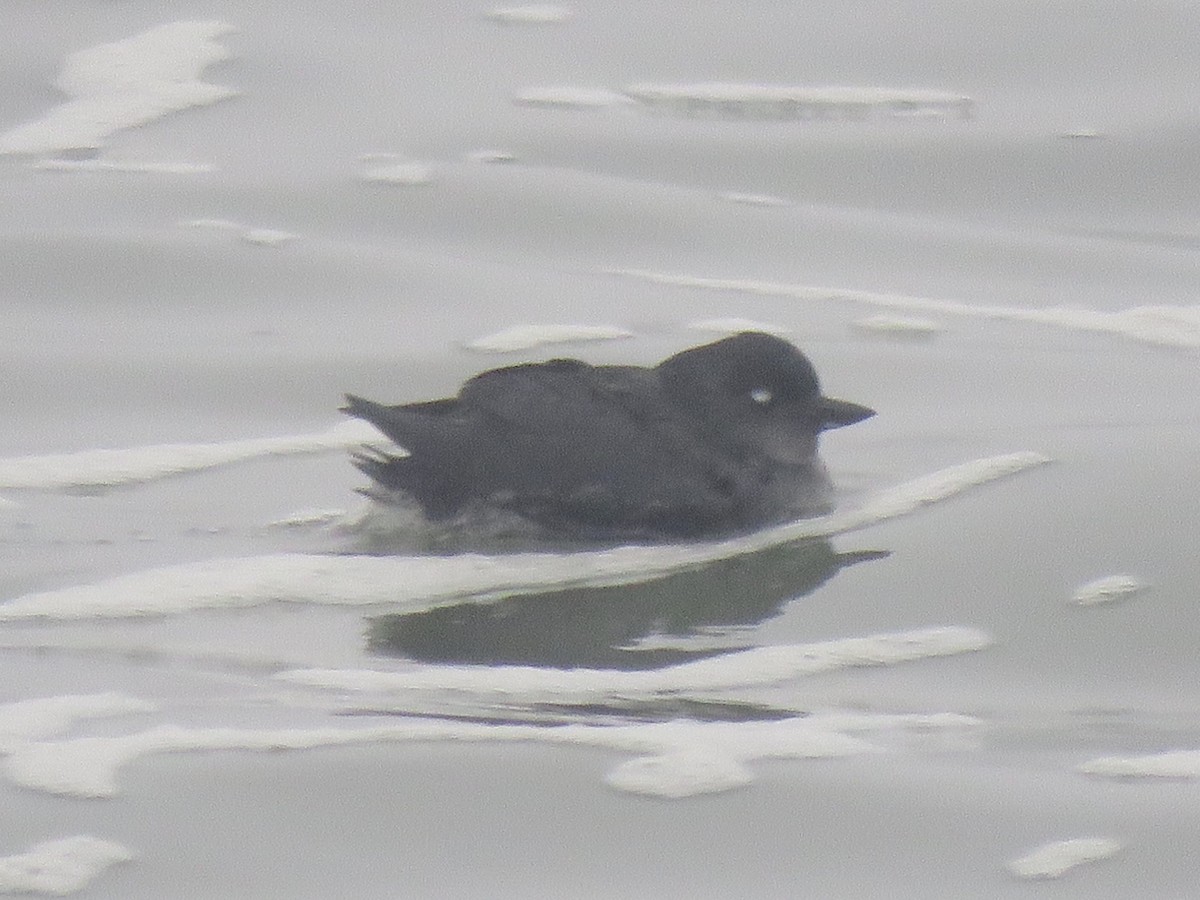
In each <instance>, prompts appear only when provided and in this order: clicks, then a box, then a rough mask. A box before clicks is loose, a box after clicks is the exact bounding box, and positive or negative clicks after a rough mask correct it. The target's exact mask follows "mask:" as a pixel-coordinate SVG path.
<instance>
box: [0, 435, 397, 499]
mask: <svg viewBox="0 0 1200 900" xmlns="http://www.w3.org/2000/svg"><path fill="white" fill-rule="evenodd" d="M379 441H380V436H379V434H378V432H376V431H375V430H374V429H373V428H372V427H371V426H369V425H368V424H367V423H365V422H361V421H358V420H349V421H346V422H342V423H339V424H338V425H335V426H334V427H332V428H329V429H327V430H326V431H319V432H315V433H313V434H296V435H285V436H282V437H269V438H252V439H249V440H240V441H224V442H220V443H211V444H155V445H151V446H147V447H129V448H125V449H119V450H118V449H103V450H79V451H76V452H74V453H52V454H47V455H41V456H17V457H9V458H7V459H0V486H2V487H6V488H24V489H33V490H88V489H92V490H95V489H103V488H113V487H119V486H123V485H132V484H141V483H143V482H147V481H154V480H156V479H159V478H166V477H168V476H170V475H179V474H182V473H184V472H196V471H199V470H201V469H211V468H213V467H215V466H223V465H229V464H231V463H236V462H243V461H245V460H249V459H256V458H258V457H261V456H289V455H295V454H307V453H325V452H328V451H333V450H344V449H346V448H347V447H356V446H359V445H361V444H364V443H376V444H377V443H379Z"/></svg>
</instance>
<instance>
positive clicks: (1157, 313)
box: [606, 269, 1200, 348]
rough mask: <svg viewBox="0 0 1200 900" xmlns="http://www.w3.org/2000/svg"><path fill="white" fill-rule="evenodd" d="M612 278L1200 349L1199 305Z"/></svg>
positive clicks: (628, 272)
mask: <svg viewBox="0 0 1200 900" xmlns="http://www.w3.org/2000/svg"><path fill="white" fill-rule="evenodd" d="M606 271H607V272H608V273H609V274H613V275H620V276H622V277H627V278H637V279H640V280H642V281H650V282H653V283H655V284H666V285H672V286H675V287H688V288H700V289H704V290H716V291H732V292H736V293H744V294H754V295H758V296H770V297H787V298H792V299H796V300H804V301H815V302H828V301H839V302H851V303H862V304H866V305H869V306H877V307H882V308H885V309H902V310H909V311H918V312H926V313H941V314H944V315H951V316H968V317H971V318H979V319H1000V320H1007V321H1012V322H1030V323H1034V324H1040V325H1053V326H1056V327H1059V328H1067V329H1071V330H1074V331H1089V332H1098V333H1102V334H1113V335H1117V336H1119V337H1124V338H1129V339H1130V340H1135V341H1140V342H1142V343H1147V344H1156V345H1160V346H1169V347H1188V348H1200V305H1196V306H1135V307H1131V308H1130V309H1125V310H1119V311H1117V312H1102V311H1100V310H1093V309H1080V308H1077V307H1067V306H1055V307H1047V308H1041V309H1023V308H1021V307H1014V306H995V305H986V304H985V305H979V306H976V305H973V304H970V303H963V302H961V301H957V300H935V299H931V298H928V297H910V296H905V295H903V294H883V293H873V292H870V291H851V290H843V289H840V288H824V287H813V286H808V285H800V284H788V283H786V282H777V281H756V280H748V279H736V278H702V277H697V276H693V275H674V274H668V273H663V272H651V271H646V270H641V269H609V270H606Z"/></svg>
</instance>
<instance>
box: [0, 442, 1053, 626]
mask: <svg viewBox="0 0 1200 900" xmlns="http://www.w3.org/2000/svg"><path fill="white" fill-rule="evenodd" d="M1047 462H1049V458H1048V457H1046V456H1043V455H1042V454H1040V453H1013V454H1008V455H1005V456H995V457H989V458H987V459H980V460H975V461H974V462H969V463H964V464H962V465H958V466H951V467H949V468H946V469H942V470H940V471H937V472H934V473H932V474H930V475H926V476H924V477H921V478H917V479H914V480H912V481H908V482H905V483H903V484H900V485H897V486H895V487H892V488H890V489H887V490H883V491H880V492H879V493H877V494H874V495H872V496H871V497H869V498H868V499H867V500H866V502H865V503H864V504H863V505H862V506H861V507H858V508H856V509H849V510H846V511H839V512H836V513H833V514H832V515H828V516H821V517H818V518H813V519H799V520H797V521H795V522H790V523H787V524H784V525H779V526H775V527H773V528H767V529H764V530H762V531H758V532H755V533H754V534H750V535H744V536H740V537H736V538H730V539H727V540H724V541H714V542H710V543H700V544H685V545H664V546H659V545H651V546H629V547H617V548H613V549H610V550H597V551H590V552H581V553H515V554H505V555H498V556H485V555H482V554H472V553H466V554H460V555H457V556H450V557H437V556H323V555H307V554H288V553H285V554H275V555H271V556H257V557H249V558H245V559H216V560H209V561H205V562H200V563H189V564H186V565H181V566H169V567H166V568H160V569H148V570H145V571H142V572H134V573H132V574H129V575H122V576H119V577H117V578H113V579H109V580H107V581H101V582H97V583H95V584H89V585H80V586H77V587H68V588H62V589H59V590H54V591H45V592H42V593H35V594H26V595H24V596H22V597H17V598H15V599H12V600H9V601H7V602H5V603H0V622H2V621H9V622H12V621H23V620H29V619H85V618H92V617H129V616H144V615H165V614H170V613H180V612H187V611H190V610H197V609H222V608H223V609H230V608H240V607H248V606H258V605H261V604H266V603H275V602H286V603H315V604H328V605H342V606H375V605H378V606H388V607H391V608H393V609H395V608H401V609H406V610H417V609H429V608H432V607H434V606H438V605H442V604H445V603H447V602H453V601H457V600H461V599H468V598H472V599H477V600H481V601H483V600H492V599H498V598H501V597H506V596H511V595H513V594H526V593H536V592H539V591H551V590H559V589H563V588H571V587H590V586H604V585H614V584H630V583H641V582H647V581H653V580H655V579H658V578H662V577H665V576H666V575H669V574H671V573H672V572H678V571H682V570H685V569H690V568H695V567H696V566H699V565H703V564H705V563H708V562H713V561H716V560H721V559H730V558H733V557H738V556H743V555H746V554H750V553H755V552H758V551H760V550H765V549H768V548H770V547H774V546H779V545H782V544H788V543H791V542H794V541H799V540H803V539H806V538H813V537H829V536H832V535H835V534H842V533H845V532H848V531H857V530H859V529H861V528H866V527H868V526H870V525H875V524H878V523H880V522H883V521H886V520H888V519H893V518H896V517H898V516H903V515H908V514H910V513H914V512H916V511H917V510H919V509H923V508H924V507H926V506H929V505H931V504H934V503H939V502H941V501H943V500H946V499H948V498H950V497H953V496H955V495H957V494H961V493H963V492H964V491H967V490H970V489H971V488H973V487H977V486H979V485H983V484H987V483H988V482H992V481H996V480H997V479H1000V478H1005V477H1007V476H1010V475H1014V474H1016V473H1018V472H1023V471H1025V470H1027V469H1030V468H1032V467H1034V466H1040V465H1043V464H1045V463H1047ZM2 471H3V469H0V472H2ZM2 483H3V479H2V478H0V484H2Z"/></svg>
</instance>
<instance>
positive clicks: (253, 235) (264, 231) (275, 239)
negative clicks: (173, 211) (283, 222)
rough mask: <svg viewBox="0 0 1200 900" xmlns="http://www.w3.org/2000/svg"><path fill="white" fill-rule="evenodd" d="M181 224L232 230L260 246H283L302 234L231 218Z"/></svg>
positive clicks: (207, 228) (250, 242)
mask: <svg viewBox="0 0 1200 900" xmlns="http://www.w3.org/2000/svg"><path fill="white" fill-rule="evenodd" d="M179 225H180V227H181V228H195V229H203V230H206V231H227V232H232V233H233V234H236V235H237V237H239V238H240V239H241V240H243V241H245V242H246V243H247V244H254V245H255V246H258V247H282V246H283V245H284V244H290V243H292V241H296V240H299V239H300V235H298V234H294V233H293V232H290V231H283V230H281V229H278V228H248V227H246V226H245V225H241V224H239V223H238V222H234V221H231V220H229V219H187V220H184V221H182V222H180V223H179Z"/></svg>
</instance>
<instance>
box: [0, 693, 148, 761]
mask: <svg viewBox="0 0 1200 900" xmlns="http://www.w3.org/2000/svg"><path fill="white" fill-rule="evenodd" d="M156 709H157V707H156V706H155V705H154V704H153V703H149V702H147V701H145V700H139V699H138V698H137V697H130V696H127V695H125V694H119V693H115V692H110V693H105V694H67V695H62V696H58V697H39V698H36V699H32V700H18V701H16V702H14V703H5V704H0V753H8V752H11V750H12V749H13V748H14V747H17V746H19V745H20V744H23V743H25V742H27V741H32V740H38V739H40V738H45V737H50V736H51V735H55V734H59V733H61V732H63V731H66V730H67V729H69V728H70V727H71V726H72V725H73V724H75V723H76V722H78V721H81V720H83V719H95V718H101V717H104V716H122V715H128V714H131V713H141V712H154V711H155V710H156Z"/></svg>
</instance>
